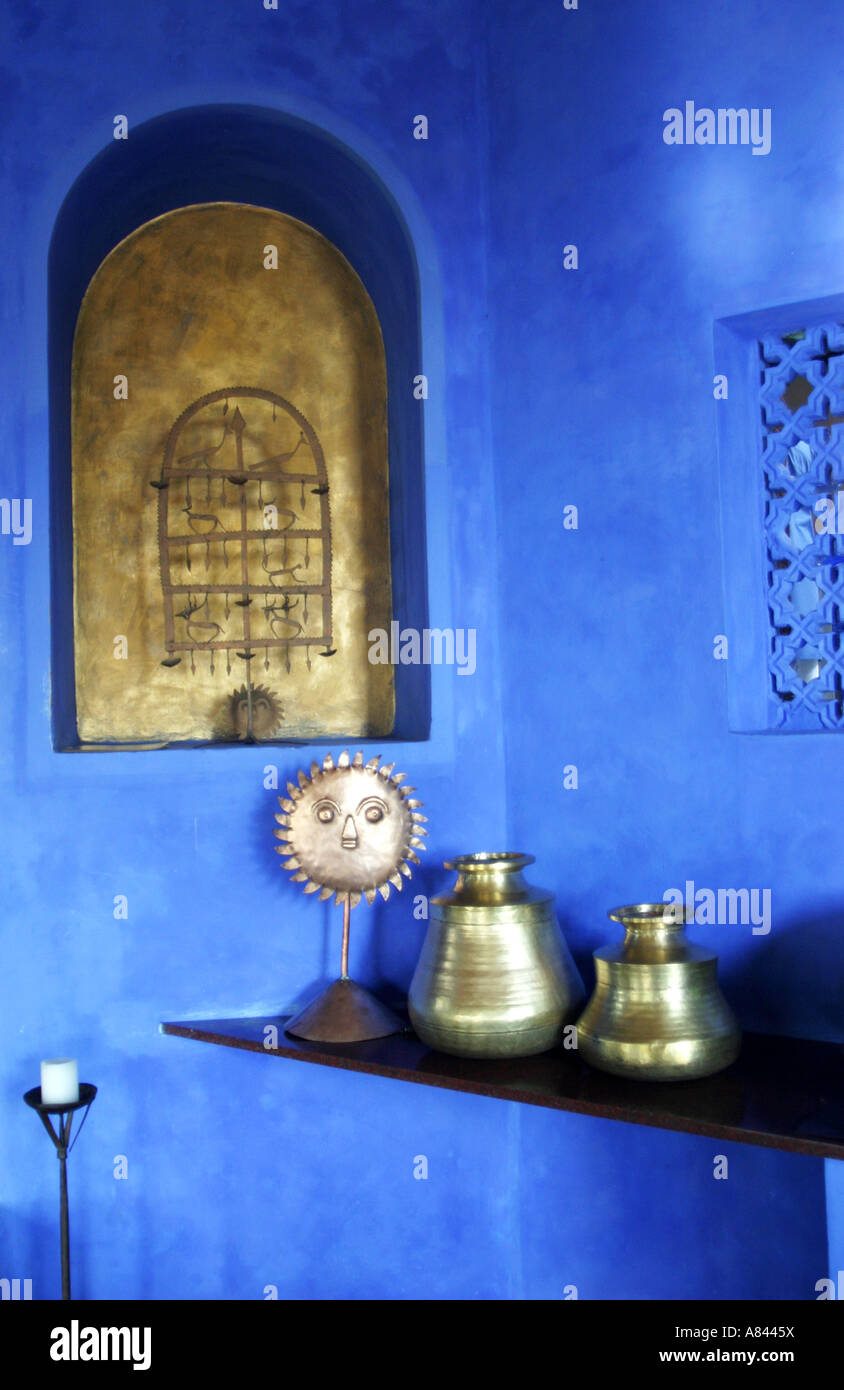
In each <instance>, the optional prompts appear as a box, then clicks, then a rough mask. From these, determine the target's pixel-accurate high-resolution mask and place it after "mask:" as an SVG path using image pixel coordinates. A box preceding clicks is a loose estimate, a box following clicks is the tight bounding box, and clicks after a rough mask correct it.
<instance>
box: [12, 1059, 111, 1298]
mask: <svg viewBox="0 0 844 1390" xmlns="http://www.w3.org/2000/svg"><path fill="white" fill-rule="evenodd" d="M96 1094H97V1088H96V1086H90V1085H88V1083H87V1082H80V1083H79V1099H78V1100H77V1101H73V1102H68V1101H62V1102H59V1103H57V1104H55V1105H44V1104H42V1101H41V1087H40V1086H33V1088H32V1090H31V1091H27V1093H26V1095H25V1096H24V1100H25V1101H26V1103H27V1105H29V1106H31V1107H32V1109H33V1110H36V1111H37V1112H38V1114H39V1115H40V1116H41V1121H42V1123H43V1125H44V1128H45V1129H46V1131H47V1133H48V1134H49V1136H50V1138H51V1139H52V1141H53V1143H54V1144H55V1146H56V1154H57V1156H58V1160H59V1168H60V1172H59V1192H60V1198H61V1209H60V1225H61V1246H62V1298H63V1299H65V1298H67V1299H69V1298H70V1238H69V1231H68V1219H67V1156H68V1154H69V1153H70V1151H71V1149H72V1148H73V1144H75V1143H76V1140H77V1139H78V1138H79V1136H80V1134H81V1133H82V1125H84V1123H85V1121H86V1120H87V1118H88V1111H89V1109H90V1107H91V1102H92V1101H93V1099H94V1096H95V1095H96ZM83 1109H84V1111H85V1114H84V1115H83V1116H82V1123H81V1124H80V1126H79V1128H78V1130H77V1131H76V1135H75V1137H74V1140H73V1144H71V1143H70V1142H69V1141H70V1130H71V1126H72V1124H73V1116H74V1114H75V1113H76V1111H77V1110H83ZM51 1115H58V1117H59V1120H58V1125H59V1130H58V1134H57V1133H56V1131H55V1129H54V1128H53V1122H52V1120H51V1119H50V1116H51Z"/></svg>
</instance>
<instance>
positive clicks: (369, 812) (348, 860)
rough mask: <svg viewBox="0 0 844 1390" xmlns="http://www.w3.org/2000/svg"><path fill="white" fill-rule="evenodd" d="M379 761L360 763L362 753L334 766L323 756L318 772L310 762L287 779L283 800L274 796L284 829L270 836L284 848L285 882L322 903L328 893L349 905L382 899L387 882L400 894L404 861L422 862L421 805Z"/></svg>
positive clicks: (406, 867) (407, 869) (341, 759)
mask: <svg viewBox="0 0 844 1390" xmlns="http://www.w3.org/2000/svg"><path fill="white" fill-rule="evenodd" d="M380 762H381V758H380V755H379V756H377V757H374V758H371V759H370V761H369V762H368V763H364V760H363V753H356V754H355V756H354V758H353V759H350V758H349V754H348V753H341V754H340V757H339V758H338V759H337V762H336V764H335V762H334V759H333V758H332V756H331V754H330V753H328V754H327V755H326V756H325V758H324V759H323V763H322V767H320V766H319V764H318V763H316V762H314V763H311V775H310V777H308V776H307V774H306V773H304V772H300V773H299V785H298V787H295V786H293V784H292V783H291V782H288V783H287V791H288V796H287V797H281V796H280V797H279V799H278V800H279V804H280V806H281V810H282V814H281V815H278V814H277V815H276V820H277V821H278V822H279V825H280V826H281V827H283V828H282V829H280V830H276V831H274V832H273V833H274V834H275V835H276V837H277V838H278V839H279V840H282V841H283V842H284V843H283V844H281V845H279V846H278V847H277V853H278V854H281V855H285V856H287V857H286V858H285V860H284V868H285V869H289V870H290V871H291V872H292V875H293V880H292V881H293V882H294V883H303V884H304V885H305V888H304V891H305V892H306V893H316V892H318V893H319V896H320V900H321V901H323V900H325V899H328V898H330V897H331V896H332V894H334V895H335V898H334V900H335V902H336V903H344V904H345V903H348V904H349V906H350V907H356V906H357V904H358V903H359V902H360V900H361V897H362V896H363V897H365V898H366V900H367V902H370V903H371V902H372V901H373V900H374V898H375V894H376V893H380V894H381V896H382V898H384V899H385V900H386V899H387V898H389V896H390V885H391V884H392V885H393V886H394V887H395V888H397V889H399V891H401V888H402V886H403V884H402V876H404V877H406V878H409V877H410V874H411V868H410V864H409V863H408V861H410V862H411V863H413V864H419V863H420V862H421V861H420V859H419V857H418V855H417V854H416V853H415V852H414V851H415V850H416V849H424V848H425V845H424V841H423V840H422V838H421V837H422V836H423V835H427V833H428V832H427V830H425V829H424V828H423V826H422V822H423V821H425V820H426V817H425V816H423V815H421V814H420V811H419V809H418V808H419V807H420V806H421V805H422V802H421V801H414V800H413V799H412V798H411V795H410V793H411V792H412V791H414V790H415V788H414V787H406V786H401V785H400V784H401V783H402V782H403V780H404V777H405V774H404V773H403V772H397V773H395V774H393V768H394V766H395V764H394V763H388V764H385V765H384V766H381V767H379V763H380Z"/></svg>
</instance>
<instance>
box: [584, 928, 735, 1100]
mask: <svg viewBox="0 0 844 1390" xmlns="http://www.w3.org/2000/svg"><path fill="white" fill-rule="evenodd" d="M608 915H609V917H610V918H611V920H612V921H613V922H621V923H623V925H624V928H625V937H624V941H623V942H622V943H621V944H620V945H618V946H604V947H603V948H602V949H601V950H599V951H596V952H595V972H596V976H597V983H596V985H595V992H594V994H593V995H592V998H591V999H590V1000H589V1003H588V1004H587V1006H586V1008H585V1009H584V1011H583V1013H582V1015H581V1017H580V1018H579V1019H578V1022H577V1046H578V1051H579V1052H580V1055H581V1057H582V1058H583V1060H584V1061H585V1062H589V1063H591V1065H592V1066H593V1067H599V1068H600V1069H601V1071H609V1072H614V1073H615V1074H616V1075H617V1076H633V1077H636V1078H638V1079H639V1080H642V1081H675V1080H679V1079H681V1078H692V1077H696V1076H711V1075H712V1073H713V1072H716V1071H721V1070H722V1068H724V1067H728V1066H729V1065H730V1063H731V1062H733V1061H735V1059H736V1057H737V1056H738V1053H739V1047H740V1045H741V1033H740V1031H739V1027H738V1024H737V1023H736V1020H735V1018H734V1016H733V1013H732V1010H731V1009H730V1008H729V1005H728V1004H727V1002H726V1000H725V999H724V996H723V995H722V993H721V991H720V989H719V988H718V979H717V968H718V957H717V956H716V955H715V954H714V953H713V952H712V951H705V950H703V948H702V947H700V946H694V945H692V943H691V942H690V941H689V940H688V938H687V937H686V932H685V915H684V912H683V909H682V908H681V907H678V908H674V907H673V906H672V905H671V904H668V903H636V904H635V905H633V906H630V907H617V908H615V909H614V910H613V911H612V912H610V913H609V914H608Z"/></svg>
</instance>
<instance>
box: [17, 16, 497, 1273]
mask: <svg viewBox="0 0 844 1390" xmlns="http://www.w3.org/2000/svg"><path fill="white" fill-rule="evenodd" d="M476 18H477V14H476V9H475V7H474V6H468V7H467V6H457V5H453V4H436V3H435V4H433V5H431V4H428V3H426V4H424V5H422V4H418V5H417V4H412V5H408V4H398V5H397V4H390V5H386V4H360V3H357V2H356V3H354V4H352V3H348V4H313V3H308V4H296V5H286V6H284V8H283V10H282V12H281V13H273V12H267V11H264V10H263V8H262V6H261V5H260V3H254V4H241V5H238V6H231V5H224V4H218V5H209V4H208V3H200V2H199V0H190V3H187V4H184V5H180V6H178V7H176V8H173V7H170V6H165V5H163V4H162V5H157V4H156V5H153V6H151V7H145V8H143V9H141V8H139V7H138V6H137V5H135V4H128V3H127V4H121V3H118V4H117V5H114V6H109V7H107V9H105V10H104V9H103V8H102V7H101V6H100V5H98V4H94V3H81V4H80V3H73V4H60V5H58V6H57V7H51V8H50V9H49V11H48V10H46V9H44V8H42V7H41V6H38V5H23V4H18V5H13V6H11V7H6V8H5V10H4V12H3V16H2V19H0V26H1V27H0V38H2V52H3V54H4V55H5V57H4V64H5V73H4V79H5V80H4V83H3V88H2V92H3V96H2V105H1V106H0V111H1V112H2V119H3V141H4V164H3V173H2V184H3V198H2V212H0V216H2V220H3V243H4V246H5V247H6V248H7V263H6V264H7V272H8V276H7V278H8V297H7V299H6V301H5V305H4V316H5V318H4V326H5V336H6V341H7V343H11V342H14V344H15V347H14V351H12V352H10V353H9V354H8V356H7V360H6V365H5V368H4V382H3V391H2V411H3V416H2V424H3V439H4V440H5V446H4V451H3V463H2V468H3V487H2V495H4V496H21V497H30V498H32V501H33V509H34V518H35V524H34V535H33V539H32V543H31V545H29V546H28V547H13V546H12V545H11V543H10V541H9V540H8V538H3V549H2V570H0V576H2V599H0V646H2V649H3V652H4V655H5V661H6V664H7V668H8V674H7V679H6V681H5V682H4V683H3V693H2V696H0V699H2V704H3V727H4V730H5V732H6V737H4V739H3V740H2V751H0V758H2V764H0V776H2V782H1V783H0V816H2V821H3V825H4V832H5V849H6V857H7V863H8V873H7V875H6V892H5V893H4V904H3V935H4V965H3V977H4V989H3V997H4V1007H3V1010H2V1021H0V1036H2V1043H0V1052H1V1053H2V1056H3V1064H2V1082H1V1083H0V1085H1V1086H2V1090H1V1091H0V1095H2V1106H3V1119H2V1125H0V1173H2V1179H0V1182H1V1183H2V1187H0V1221H2V1237H0V1241H1V1242H2V1250H3V1265H4V1270H5V1267H6V1265H9V1266H10V1269H11V1271H12V1275H14V1270H15V1269H17V1268H21V1269H25V1270H26V1276H25V1277H32V1278H33V1280H34V1292H35V1296H36V1297H44V1296H49V1295H52V1294H54V1293H55V1291H56V1288H57V1262H56V1247H55V1235H54V1225H55V1218H56V1202H55V1190H54V1189H55V1177H56V1164H55V1160H54V1159H53V1157H52V1155H51V1154H50V1152H49V1149H48V1148H47V1144H46V1139H45V1136H44V1135H43V1133H41V1131H40V1126H39V1125H38V1123H37V1120H36V1119H35V1117H34V1116H32V1115H31V1114H29V1113H28V1112H27V1111H25V1109H24V1107H23V1105H22V1103H21V1100H20V1096H21V1093H22V1091H23V1090H24V1089H25V1087H26V1086H28V1085H31V1084H33V1083H35V1082H37V1079H38V1061H39V1059H40V1058H41V1057H43V1056H50V1055H62V1054H66V1055H70V1056H76V1057H79V1058H80V1061H81V1070H82V1075H83V1078H85V1079H89V1080H92V1081H94V1082H96V1083H97V1084H98V1085H99V1086H100V1095H99V1097H98V1099H97V1102H96V1106H95V1110H94V1112H93V1113H92V1116H91V1119H90V1121H89V1123H88V1125H87V1127H86V1130H85V1133H84V1136H83V1138H82V1142H80V1143H79V1145H78V1146H77V1148H76V1150H75V1151H74V1154H73V1158H72V1162H71V1174H70V1180H71V1200H72V1219H73V1221H74V1239H75V1250H76V1260H75V1289H76V1292H77V1294H78V1295H79V1296H80V1297H94V1296H109V1295H111V1294H116V1295H122V1296H132V1295H141V1296H148V1297H164V1296H170V1297H193V1296H196V1295H200V1296H205V1297H216V1298H226V1297H236V1298H241V1297H252V1298H260V1297H262V1293H263V1289H264V1287H265V1285H267V1284H276V1285H277V1286H278V1288H279V1291H280V1293H281V1294H287V1295H297V1294H298V1295H303V1294H314V1295H318V1296H320V1295H321V1296H328V1297H341V1296H352V1297H354V1296H363V1295H372V1294H383V1295H389V1294H391V1293H395V1294H397V1295H399V1296H410V1295H424V1294H425V1293H426V1292H430V1291H432V1290H436V1292H439V1293H453V1294H455V1295H456V1296H474V1295H476V1294H483V1295H486V1294H492V1295H501V1294H505V1293H506V1292H507V1291H508V1288H509V1280H510V1277H511V1275H510V1265H509V1261H508V1256H507V1250H508V1226H507V1222H508V1220H509V1217H508V1215H507V1212H508V1211H509V1210H510V1209H511V1206H512V1201H511V1195H510V1186H509V1185H510V1164H509V1160H508V1154H509V1149H510V1145H511V1142H512V1141H511V1137H510V1133H509V1130H508V1124H507V1116H506V1113H505V1110H504V1108H503V1107H498V1106H495V1105H493V1104H492V1103H490V1104H489V1105H487V1106H484V1105H483V1104H481V1105H480V1106H477V1107H475V1108H473V1109H472V1110H471V1111H470V1113H469V1114H468V1116H467V1112H466V1110H465V1107H464V1105H463V1104H462V1098H461V1097H459V1096H451V1095H440V1094H438V1093H435V1092H430V1093H429V1092H427V1091H425V1090H422V1089H419V1090H417V1089H416V1088H413V1089H412V1090H410V1088H402V1087H401V1086H399V1085H398V1084H397V1083H390V1082H384V1083H381V1084H377V1083H376V1084H375V1085H373V1083H372V1081H371V1080H367V1079H366V1078H363V1077H355V1076H344V1075H341V1074H340V1073H334V1072H325V1073H322V1072H321V1071H320V1069H317V1068H303V1069H301V1074H298V1072H299V1069H297V1068H294V1067H288V1066H285V1065H283V1064H281V1063H279V1062H278V1060H276V1059H273V1058H260V1057H258V1058H256V1057H247V1056H243V1055H239V1054H237V1053H235V1052H228V1051H223V1050H221V1049H216V1048H211V1047H200V1046H196V1045H190V1044H188V1043H184V1042H181V1041H179V1040H175V1039H171V1038H164V1037H162V1036H160V1035H159V1034H158V1032H157V1027H158V1023H159V1020H161V1019H166V1018H174V1017H176V1018H178V1017H182V1016H185V1015H193V1016H198V1017H201V1016H205V1017H209V1016H220V1015H226V1014H230V1013H238V1012H243V1013H260V1012H262V1011H264V1010H269V1011H279V1010H281V1009H282V1008H285V1007H289V1006H290V1005H292V1004H293V1003H295V1002H296V1001H298V1000H300V999H301V998H303V997H304V996H305V995H306V994H307V993H309V992H313V989H314V985H315V983H317V982H318V981H319V980H320V979H322V978H327V977H329V976H330V975H331V974H332V973H335V972H336V961H337V950H338V945H339V941H338V917H337V913H336V912H334V913H333V914H332V913H331V912H330V910H329V909H328V908H327V907H324V906H323V907H321V906H318V905H316V904H314V903H313V902H312V901H304V900H303V899H302V898H301V897H300V896H298V895H297V893H296V891H295V889H293V888H291V887H290V885H289V883H288V881H287V879H286V876H284V875H283V874H282V873H281V871H280V869H279V868H278V865H277V862H273V861H274V860H275V856H274V855H273V854H272V836H271V830H272V825H273V822H272V812H273V810H274V809H275V806H274V795H273V793H272V792H271V791H268V790H265V788H264V784H263V783H264V772H263V769H264V767H265V765H266V764H267V763H277V764H278V765H279V768H280V771H281V773H282V774H283V775H284V776H289V775H290V774H291V773H293V772H294V771H295V769H296V768H297V767H299V766H300V765H302V764H304V765H305V766H307V764H308V763H309V762H310V759H311V756H312V751H311V750H310V749H287V750H285V749H274V750H272V752H271V753H269V754H268V753H267V751H266V750H260V749H241V750H235V751H232V750H227V751H228V752H229V756H228V757H226V756H225V751H223V750H219V751H211V752H196V751H193V752H188V751H186V752H178V751H177V752H171V753H169V754H167V755H166V761H165V760H163V759H162V758H161V757H159V758H156V757H155V755H153V754H139V755H129V754H113V755H107V756H105V755H104V756H95V755H61V754H57V753H54V752H52V751H51V747H50V630H49V612H48V604H49V546H48V524H47V523H48V476H49V474H48V466H49V458H48V436H47V423H48V417H47V404H48V397H47V377H46V360H47V340H46V264H47V251H48V246H49V242H50V237H51V235H52V230H53V227H54V224H55V221H56V217H57V215H58V212H59V209H60V207H61V205H62V202H63V200H64V199H65V197H66V195H67V192H68V190H69V189H70V187H71V186H72V185H73V183H74V182H75V180H76V179H77V177H78V176H79V175H80V173H81V172H82V170H83V169H84V168H85V167H86V166H87V165H88V164H89V163H90V161H91V160H92V159H93V158H95V156H96V155H97V154H98V153H99V152H100V150H101V149H102V148H103V147H104V146H108V147H109V148H111V145H110V142H111V132H112V118H113V116H114V115H115V114H117V113H125V114H127V115H128V118H129V121H130V142H131V138H132V137H131V127H139V126H140V125H141V123H142V122H143V121H145V120H147V119H150V118H152V117H154V116H157V115H160V114H161V113H163V112H167V111H171V110H174V109H177V108H182V107H188V106H200V105H203V104H206V103H223V104H229V105H233V104H247V105H251V106H256V107H261V106H266V107H269V108H271V109H277V110H281V111H285V112H287V113H289V114H290V115H293V116H297V117H300V118H302V119H305V120H309V121H311V122H313V123H314V124H316V125H318V126H320V127H322V128H323V129H326V130H328V131H329V133H330V134H331V135H332V136H333V137H334V138H335V139H337V140H339V141H341V142H343V143H344V144H345V145H347V146H348V147H350V148H351V149H352V150H354V151H355V152H356V155H357V157H358V158H360V159H362V160H364V161H365V162H367V163H368V164H369V165H370V166H371V168H372V169H373V171H374V173H375V175H376V176H377V177H378V178H380V179H381V180H382V181H383V183H384V184H385V185H386V187H387V188H388V190H389V191H390V194H391V196H392V197H393V198H394V199H395V201H396V203H397V205H398V207H399V209H400V211H401V215H402V216H403V217H404V219H405V221H406V223H407V225H408V228H409V230H410V235H411V237H412V239H413V243H414V245H415V249H416V255H417V258H418V262H419V280H420V301H421V315H422V325H421V336H422V352H421V362H420V363H419V365H418V370H419V371H424V372H426V373H427V375H428V376H429V381H430V397H429V400H428V401H427V403H426V404H425V405H424V407H422V406H420V407H419V408H420V409H424V411H425V436H426V451H427V460H426V472H427V477H426V488H427V504H428V514H429V529H428V569H429V574H430V585H429V606H430V614H431V619H432V622H433V623H434V624H435V625H437V626H441V627H442V626H453V627H467V626H473V625H475V626H477V627H478V629H479V631H478V671H477V674H476V675H475V676H473V677H471V678H458V677H457V675H456V672H455V670H453V669H447V668H435V669H434V670H433V672H432V697H433V720H432V730H431V739H430V741H429V742H426V743H416V744H411V745H408V746H406V747H402V746H398V747H397V746H395V745H393V746H391V747H390V749H389V755H390V758H391V759H392V758H393V757H396V758H397V759H398V763H399V766H401V767H403V768H404V769H406V770H407V771H408V773H410V774H412V777H411V780H412V781H413V782H414V783H415V784H416V785H417V786H418V787H419V789H420V793H421V795H422V797H423V799H424V800H425V802H426V804H427V807H428V811H429V814H430V817H431V829H432V834H431V849H430V853H429V854H428V856H426V858H427V861H428V862H427V865H426V868H425V869H424V870H423V871H421V873H420V874H419V876H418V879H417V884H418V887H417V891H426V888H430V886H431V884H432V883H433V882H436V881H442V874H441V873H437V870H436V865H437V864H438V863H441V862H442V859H443V858H444V857H446V856H447V855H448V853H449V852H453V851H454V850H456V849H461V848H464V847H466V846H467V845H468V846H469V847H473V846H475V845H478V844H497V843H501V842H502V841H503V839H504V838H505V836H504V801H503V796H502V787H503V764H502V751H501V750H502V734H501V722H500V713H499V711H500V674H499V673H500V663H499V661H498V657H497V652H496V624H495V606H496V573H495V557H494V553H493V551H492V550H491V548H490V547H489V545H488V543H487V537H488V536H489V534H490V532H491V531H492V529H493V517H494V513H493V506H492V477H491V469H490V455H491V446H490V433H489V409H488V402H487V390H488V376H487V370H486V343H485V340H484V321H485V320H484V315H485V311H486V296H485V242H484V225H483V215H482V211H481V209H482V207H483V181H482V173H481V168H480V164H479V150H481V149H482V148H483V130H482V123H481V111H480V107H479V103H478V97H477V92H476V87H477V82H478V77H477V32H478V31H477V24H476ZM420 112H423V113H424V112H427V113H429V115H430V116H431V119H432V121H434V123H435V125H436V127H437V129H438V132H439V139H438V141H437V142H436V144H435V143H434V142H433V141H429V142H428V143H427V144H426V143H424V142H420V141H416V140H414V139H413V133H412V132H413V124H412V123H413V117H414V116H415V115H417V114H419V113H420ZM350 211H351V212H352V215H353V210H350ZM104 215H106V216H107V215H108V214H107V213H106V214H104ZM91 217H92V218H94V217H96V209H92V210H91ZM409 329H410V331H413V326H412V325H409ZM405 389H406V390H407V392H408V394H410V392H411V391H412V380H411V379H408V380H407V382H406V383H405ZM241 754H243V756H241ZM479 755H480V756H479ZM458 767H463V768H465V769H466V770H468V772H469V773H470V776H469V778H468V779H467V783H466V787H465V790H462V791H461V792H460V793H459V794H456V793H455V789H454V778H455V772H456V769H457V768H458ZM118 893H120V894H125V895H126V896H127V898H128V902H129V917H128V921H125V922H124V921H115V920H114V917H113V915H112V914H113V906H112V904H113V897H114V895H115V894H118ZM423 932H424V923H423V922H421V921H417V920H415V919H414V918H413V916H412V913H411V900H410V897H409V895H408V894H407V893H405V894H404V895H403V896H402V897H401V898H400V899H394V900H393V901H391V903H390V904H389V906H384V905H380V904H379V906H378V907H377V908H375V909H374V910H373V911H371V912H367V911H361V912H359V913H356V914H355V930H354V934H353V940H352V968H353V970H354V971H355V973H356V974H357V976H358V978H360V979H362V980H363V981H365V982H367V983H370V984H374V985H379V984H380V985H382V986H383V987H385V988H387V989H389V988H390V987H392V988H394V989H396V990H401V991H404V990H406V987H407V984H408V982H409V979H410V974H411V972H412V968H413V963H414V961H415V957H416V955H417V953H418V948H419V945H420V942H421V938H422V934H423ZM119 1154H124V1155H126V1157H127V1159H128V1173H129V1176H128V1178H127V1179H126V1180H120V1181H117V1180H115V1179H114V1177H113V1176H112V1169H113V1161H114V1158H115V1155H119ZM417 1154H425V1155H426V1156H427V1157H428V1159H429V1163H430V1165H431V1171H432V1175H435V1176H432V1179H431V1180H429V1181H428V1182H427V1183H424V1182H416V1181H414V1179H413V1176H412V1174H413V1160H414V1156H415V1155H417ZM508 1203H509V1204H510V1206H509V1207H508V1206H507V1204H508ZM502 1206H504V1207H505V1213H504V1217H503V1218H502V1216H501V1209H502ZM117 1233H119V1235H118V1234H117ZM458 1251H462V1252H463V1254H462V1255H461V1256H460V1258H458V1257H457V1252H458Z"/></svg>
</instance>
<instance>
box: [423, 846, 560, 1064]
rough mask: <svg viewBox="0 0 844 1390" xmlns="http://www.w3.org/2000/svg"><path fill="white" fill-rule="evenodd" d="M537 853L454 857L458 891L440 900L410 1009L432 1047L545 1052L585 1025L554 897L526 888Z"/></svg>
mask: <svg viewBox="0 0 844 1390" xmlns="http://www.w3.org/2000/svg"><path fill="white" fill-rule="evenodd" d="M533 862H534V858H533V855H531V854H512V853H501V854H464V855H460V857H459V858H457V859H453V860H449V862H448V863H447V864H446V866H445V867H446V868H447V869H453V870H455V872H456V873H457V882H456V883H455V885H454V888H453V890H452V891H451V893H448V894H444V895H442V896H441V897H437V898H432V899H431V904H430V912H431V916H430V922H429V924H428V933H427V936H426V937H425V941H424V944H423V946H422V953H421V955H420V957H419V963H418V965H417V967H416V972H415V974H414V976H413V980H412V982H411V986H410V996H409V998H408V1011H409V1013H410V1021H411V1023H412V1024H413V1027H414V1028H415V1030H416V1032H417V1034H418V1036H419V1037H420V1038H421V1039H422V1041H423V1042H425V1043H427V1044H428V1046H429V1047H432V1048H435V1049H436V1050H437V1051H439V1052H449V1053H452V1054H453V1055H455V1056H457V1057H490V1058H495V1057H529V1056H531V1055H532V1054H534V1053H537V1052H546V1051H547V1050H548V1049H549V1048H551V1047H554V1045H555V1044H556V1043H558V1042H559V1041H560V1040H561V1038H562V1033H563V1028H564V1026H565V1024H566V1023H569V1022H573V1021H574V1019H576V1017H577V1015H578V1012H579V1010H580V1007H581V1005H582V1003H583V1000H584V998H585V991H584V989H583V981H582V980H581V978H580V975H579V973H578V970H577V967H576V965H575V963H574V961H573V960H572V957H571V953H570V952H569V948H568V946H567V945H566V943H565V941H564V940H563V937H562V934H561V932H560V928H559V926H558V925H557V920H556V917H555V915H554V907H553V899H552V895H551V894H550V893H547V892H545V891H544V890H543V889H541V888H532V887H531V886H530V885H529V884H528V883H526V882H525V879H524V876H523V874H522V870H523V869H524V868H525V867H526V866H527V865H528V864H532V863H533Z"/></svg>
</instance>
